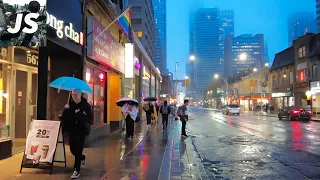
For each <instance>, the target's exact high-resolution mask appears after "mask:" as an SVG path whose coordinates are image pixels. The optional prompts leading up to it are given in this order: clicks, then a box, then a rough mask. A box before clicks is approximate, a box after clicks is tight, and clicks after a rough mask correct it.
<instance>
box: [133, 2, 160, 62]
mask: <svg viewBox="0 0 320 180" xmlns="http://www.w3.org/2000/svg"><path fill="white" fill-rule="evenodd" d="M128 3H129V5H130V6H132V7H131V10H130V11H131V23H132V28H133V30H134V31H135V33H136V35H137V37H138V38H139V40H140V42H141V43H142V45H143V47H144V48H145V50H146V52H147V53H148V55H149V56H150V58H151V60H152V62H155V61H156V47H155V45H156V35H157V34H156V24H155V20H154V11H153V5H152V1H149V0H129V1H128Z"/></svg>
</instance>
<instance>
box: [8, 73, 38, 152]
mask: <svg viewBox="0 0 320 180" xmlns="http://www.w3.org/2000/svg"><path fill="white" fill-rule="evenodd" d="M14 80H15V87H14V92H15V95H14V108H13V110H14V112H13V114H14V136H15V137H14V153H16V152H20V151H23V149H24V147H25V143H26V137H27V134H28V131H29V126H30V123H31V121H32V119H36V118H37V90H38V75H37V73H36V72H35V71H32V70H29V69H24V68H16V69H15V71H14Z"/></svg>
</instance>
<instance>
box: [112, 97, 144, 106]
mask: <svg viewBox="0 0 320 180" xmlns="http://www.w3.org/2000/svg"><path fill="white" fill-rule="evenodd" d="M128 102H131V103H133V105H136V106H139V102H138V101H137V100H135V99H132V98H122V99H119V100H118V101H117V106H120V107H122V106H123V105H124V104H125V103H128Z"/></svg>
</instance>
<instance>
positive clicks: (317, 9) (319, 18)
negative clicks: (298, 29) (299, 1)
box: [316, 0, 320, 32]
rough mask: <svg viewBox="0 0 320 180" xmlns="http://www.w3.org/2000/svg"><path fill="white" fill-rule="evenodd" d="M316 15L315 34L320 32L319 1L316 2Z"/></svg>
mask: <svg viewBox="0 0 320 180" xmlns="http://www.w3.org/2000/svg"><path fill="white" fill-rule="evenodd" d="M316 14H317V17H316V20H317V21H316V23H317V32H320V0H316Z"/></svg>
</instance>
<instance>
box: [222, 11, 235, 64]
mask: <svg viewBox="0 0 320 180" xmlns="http://www.w3.org/2000/svg"><path fill="white" fill-rule="evenodd" d="M229 35H231V36H232V37H233V36H234V12H233V10H219V46H220V63H221V64H223V63H224V40H225V38H226V37H228V36H229Z"/></svg>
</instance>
